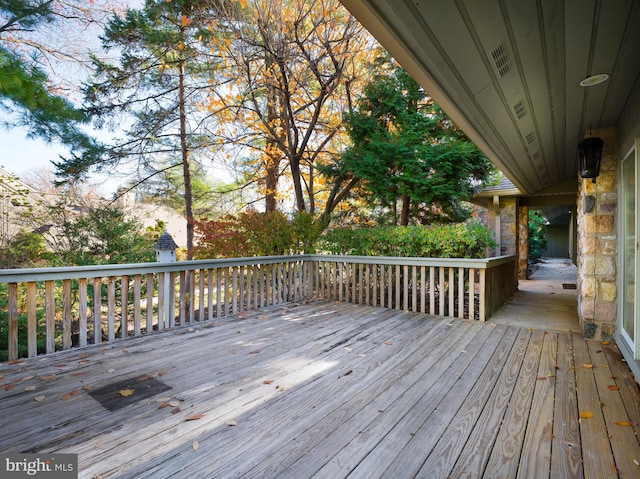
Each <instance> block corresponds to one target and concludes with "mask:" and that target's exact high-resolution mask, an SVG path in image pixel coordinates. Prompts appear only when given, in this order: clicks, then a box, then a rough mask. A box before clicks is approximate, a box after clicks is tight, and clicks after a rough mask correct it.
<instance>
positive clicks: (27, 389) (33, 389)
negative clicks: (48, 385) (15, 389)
mask: <svg viewBox="0 0 640 479" xmlns="http://www.w3.org/2000/svg"><path fill="white" fill-rule="evenodd" d="M24 390H25V391H35V390H36V387H35V386H27V387H26V388H24Z"/></svg>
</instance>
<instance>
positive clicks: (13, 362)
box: [7, 359, 24, 364]
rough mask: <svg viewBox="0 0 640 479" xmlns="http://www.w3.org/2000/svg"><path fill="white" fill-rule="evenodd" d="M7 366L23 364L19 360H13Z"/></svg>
mask: <svg viewBox="0 0 640 479" xmlns="http://www.w3.org/2000/svg"><path fill="white" fill-rule="evenodd" d="M7 364H24V363H23V362H22V361H21V360H20V359H13V360H11V361H9V362H8V363H7Z"/></svg>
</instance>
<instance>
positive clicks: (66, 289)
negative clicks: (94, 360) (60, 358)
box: [62, 279, 71, 350]
mask: <svg viewBox="0 0 640 479" xmlns="http://www.w3.org/2000/svg"><path fill="white" fill-rule="evenodd" d="M70 348H71V280H70V279H65V280H64V281H62V349H64V350H66V349H70Z"/></svg>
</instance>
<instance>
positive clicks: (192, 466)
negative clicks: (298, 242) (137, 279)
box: [0, 302, 640, 479]
mask: <svg viewBox="0 0 640 479" xmlns="http://www.w3.org/2000/svg"><path fill="white" fill-rule="evenodd" d="M0 378H1V379H0V431H1V434H0V451H2V452H3V453H10V452H66V453H77V454H78V455H79V465H80V475H79V477H81V478H97V477H99V478H107V477H131V478H133V477H136V478H137V477H149V478H154V479H156V478H162V477H186V478H196V477H203V478H232V477H234V478H235V477H238V478H241V477H242V478H276V477H277V478H292V479H300V478H307V477H317V478H332V479H333V478H341V477H349V478H367V479H371V478H377V477H387V478H395V479H397V478H408V477H426V478H465V477H469V478H478V477H485V478H512V477H513V478H515V477H525V478H536V479H537V478H542V477H551V478H569V477H587V478H598V479H604V478H614V477H623V478H632V477H636V478H637V477H640V444H639V442H638V437H639V436H638V433H640V393H639V391H638V387H637V384H636V383H635V382H634V379H633V378H632V376H631V374H630V372H629V370H628V368H627V367H626V365H625V364H624V363H623V362H622V361H621V358H620V355H619V353H618V351H617V348H616V347H615V345H612V344H603V343H597V342H589V341H584V340H583V339H582V338H581V337H580V335H578V334H576V333H571V332H553V331H544V330H541V329H533V328H526V327H517V326H510V325H504V324H496V323H492V322H488V323H480V322H476V321H469V320H459V319H442V318H436V317H433V316H426V315H421V314H418V313H407V312H402V311H395V310H388V309H384V308H375V307H368V306H356V305H352V304H347V303H334V302H316V303H310V304H288V305H281V306H276V307H271V308H268V309H266V310H261V311H258V312H250V313H243V314H240V315H239V316H237V317H230V318H227V319H221V320H214V321H212V322H209V323H204V324H201V325H196V326H191V327H183V328H178V329H176V330H174V331H170V332H163V333H156V334H153V335H149V336H146V337H142V338H136V339H130V340H125V341H120V342H116V343H107V344H103V345H98V346H90V347H87V348H82V349H80V350H71V351H65V352H61V353H56V354H53V355H49V356H45V357H42V358H38V357H36V358H32V359H28V360H24V361H22V362H20V363H17V364H2V365H0ZM120 381H125V383H126V382H128V384H127V385H126V387H125V386H123V385H122V384H125V383H121V384H120V385H116V386H115V388H114V387H111V388H112V389H113V390H114V391H112V392H113V397H112V398H111V402H110V403H108V405H109V406H110V407H111V409H112V410H109V409H107V408H106V407H103V406H102V405H101V404H100V403H99V402H98V400H97V399H95V398H94V396H92V395H91V393H92V392H93V393H94V394H95V392H96V391H99V390H100V388H102V387H106V388H109V387H110V385H113V384H114V383H118V382H120ZM154 381H157V382H156V383H154ZM160 383H161V384H164V385H166V386H167V387H169V388H171V389H169V390H167V391H164V392H159V393H158V394H155V395H151V396H150V397H146V398H143V399H142V397H143V396H145V393H146V392H152V391H153V388H154V387H156V386H158V384H160ZM120 388H124V389H120ZM120 393H122V394H124V395H121V394H120ZM127 393H131V395H129V396H126V394H127ZM119 401H121V403H119ZM125 404H126V405H125ZM120 405H124V407H120V408H119V407H118V406H120ZM580 415H583V416H585V417H583V418H580Z"/></svg>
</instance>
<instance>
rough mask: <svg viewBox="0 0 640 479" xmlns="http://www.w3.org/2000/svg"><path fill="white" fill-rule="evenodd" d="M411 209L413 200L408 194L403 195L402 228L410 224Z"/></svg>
mask: <svg viewBox="0 0 640 479" xmlns="http://www.w3.org/2000/svg"><path fill="white" fill-rule="evenodd" d="M410 207H411V198H409V195H408V194H407V193H404V194H403V195H402V212H401V214H400V226H407V225H408V224H409V210H410Z"/></svg>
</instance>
